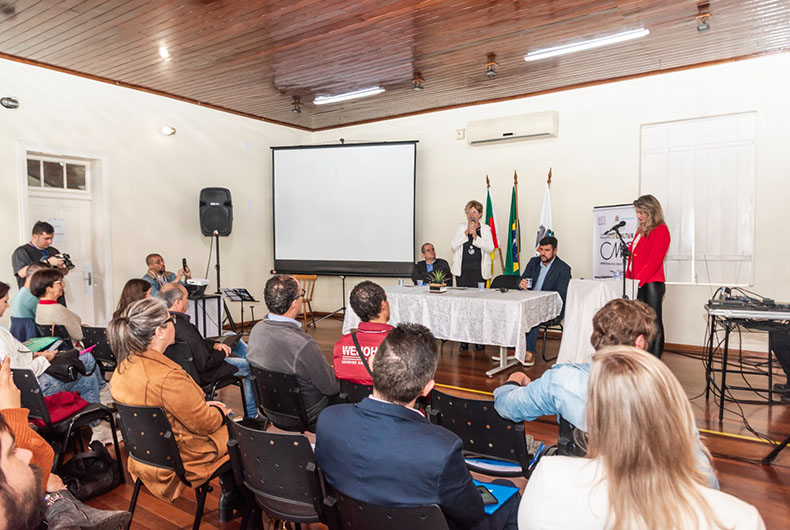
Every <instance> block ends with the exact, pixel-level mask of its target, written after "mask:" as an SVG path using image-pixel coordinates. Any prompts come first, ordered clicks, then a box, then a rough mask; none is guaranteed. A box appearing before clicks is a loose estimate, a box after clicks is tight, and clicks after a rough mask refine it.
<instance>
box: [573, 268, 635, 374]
mask: <svg viewBox="0 0 790 530" xmlns="http://www.w3.org/2000/svg"><path fill="white" fill-rule="evenodd" d="M626 281H627V282H628V283H631V281H632V280H626ZM626 292H628V293H629V294H630V292H631V287H630V285H629V286H628V288H627V290H626ZM634 292H636V291H634ZM622 295H623V280H571V283H570V285H568V297H567V300H566V301H565V322H564V323H563V326H562V342H561V343H560V353H559V355H558V356H557V363H558V364H559V363H588V362H590V360H592V354H593V353H594V351H595V350H594V349H593V347H592V344H590V336H591V335H592V319H593V316H594V315H595V313H596V311H598V310H599V309H600V308H601V307H603V306H604V305H605V304H606V302H608V301H609V300H613V299H615V298H619V297H620V296H622Z"/></svg>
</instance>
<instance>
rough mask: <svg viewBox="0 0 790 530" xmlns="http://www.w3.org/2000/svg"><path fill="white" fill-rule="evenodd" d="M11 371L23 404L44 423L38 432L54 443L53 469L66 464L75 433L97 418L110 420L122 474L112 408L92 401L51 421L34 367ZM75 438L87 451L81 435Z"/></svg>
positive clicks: (31, 414) (121, 474)
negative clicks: (67, 414) (71, 439)
mask: <svg viewBox="0 0 790 530" xmlns="http://www.w3.org/2000/svg"><path fill="white" fill-rule="evenodd" d="M11 372H12V373H13V377H14V384H15V385H16V387H17V388H18V389H19V391H20V393H21V397H22V406H23V407H24V408H26V409H28V410H29V411H30V413H29V417H30V418H36V419H39V420H41V421H43V422H44V426H43V427H39V429H38V433H39V434H40V435H41V436H43V437H44V438H46V439H47V440H51V441H53V442H54V443H55V449H56V451H55V460H54V462H53V463H52V471H53V472H57V470H58V467H59V466H60V464H62V463H63V459H64V457H65V456H66V447H67V446H68V442H69V440H70V438H71V435H72V434H78V432H79V429H80V427H83V426H85V425H89V424H90V423H92V422H94V421H96V420H107V421H108V422H109V423H110V430H111V431H112V443H113V445H114V446H115V454H116V460H118V471H119V472H120V475H119V476H121V477H122V476H123V464H121V459H120V457H118V456H117V455H120V454H121V453H120V448H119V447H118V437H117V435H116V434H115V419H114V418H113V411H112V410H111V409H109V408H108V407H105V406H104V405H101V404H99V403H89V404H88V406H87V407H85V408H84V409H82V410H79V411H77V412H75V413H74V414H72V415H71V416H69V417H68V418H65V419H63V420H60V421H59V422H57V423H52V418H51V417H50V415H49V409H48V408H47V403H46V401H45V400H44V394H43V392H41V386H40V385H39V384H38V379H36V374H34V373H33V370H28V369H24V368H14V369H12V370H11ZM75 439H76V441H77V444H78V445H79V446H80V451H84V450H85V448H84V447H82V439H81V438H80V437H79V436H76V438H75Z"/></svg>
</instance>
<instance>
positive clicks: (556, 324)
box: [540, 316, 563, 363]
mask: <svg viewBox="0 0 790 530" xmlns="http://www.w3.org/2000/svg"><path fill="white" fill-rule="evenodd" d="M540 329H541V331H542V332H543V344H542V345H541V348H540V356H541V357H543V360H544V361H545V362H547V363H549V362H551V361H553V360H555V359H556V358H557V356H556V355H555V356H554V357H549V358H546V336H547V333H548V331H549V330H552V331H559V332H560V333H562V329H563V328H562V316H558V317H557V318H555V319H552V320H549V321H548V322H543V323H542V324H541V325H540Z"/></svg>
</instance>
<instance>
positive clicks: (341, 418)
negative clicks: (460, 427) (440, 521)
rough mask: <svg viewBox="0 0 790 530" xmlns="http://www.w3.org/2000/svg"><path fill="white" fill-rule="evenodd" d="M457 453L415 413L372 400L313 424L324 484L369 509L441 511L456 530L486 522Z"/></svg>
mask: <svg viewBox="0 0 790 530" xmlns="http://www.w3.org/2000/svg"><path fill="white" fill-rule="evenodd" d="M462 448H463V446H462V443H461V439H460V438H458V436H456V435H455V434H453V433H451V432H450V431H448V430H447V429H445V428H443V427H440V426H438V425H432V424H430V423H429V422H428V420H426V419H425V418H424V417H423V416H422V415H420V414H418V413H417V412H415V411H412V410H409V409H407V408H406V407H403V406H401V405H395V404H392V403H385V402H381V401H377V400H374V399H371V398H365V399H364V400H362V401H361V402H360V403H357V404H354V405H335V406H331V407H327V408H326V409H324V410H323V412H321V415H320V416H319V417H318V424H317V425H316V442H315V456H316V461H317V462H318V466H319V467H320V468H321V469H322V470H323V472H324V475H325V477H326V480H327V482H329V484H331V485H332V486H333V487H335V488H336V489H338V490H339V491H341V492H343V493H345V494H346V495H350V496H351V497H353V498H355V499H357V500H360V501H362V502H366V503H370V504H378V505H385V506H419V505H424V504H438V505H439V506H440V507H441V509H442V512H444V515H445V517H446V518H447V522H448V524H449V526H450V528H453V529H461V528H470V527H472V526H474V524H475V523H476V522H478V521H480V520H481V519H482V518H483V517H484V511H483V501H482V499H481V497H480V493H479V492H478V491H477V489H476V488H475V485H474V483H473V482H472V476H471V475H470V474H469V471H468V470H467V468H466V464H465V462H464V458H463V454H462Z"/></svg>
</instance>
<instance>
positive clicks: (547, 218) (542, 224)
mask: <svg viewBox="0 0 790 530" xmlns="http://www.w3.org/2000/svg"><path fill="white" fill-rule="evenodd" d="M553 235H554V224H553V223H552V221H551V192H550V191H549V183H548V182H547V183H546V189H545V190H544V191H543V206H541V208H540V221H539V222H538V237H537V238H536V239H535V251H536V252H537V248H538V247H539V246H540V240H541V239H543V238H544V237H546V236H553Z"/></svg>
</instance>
